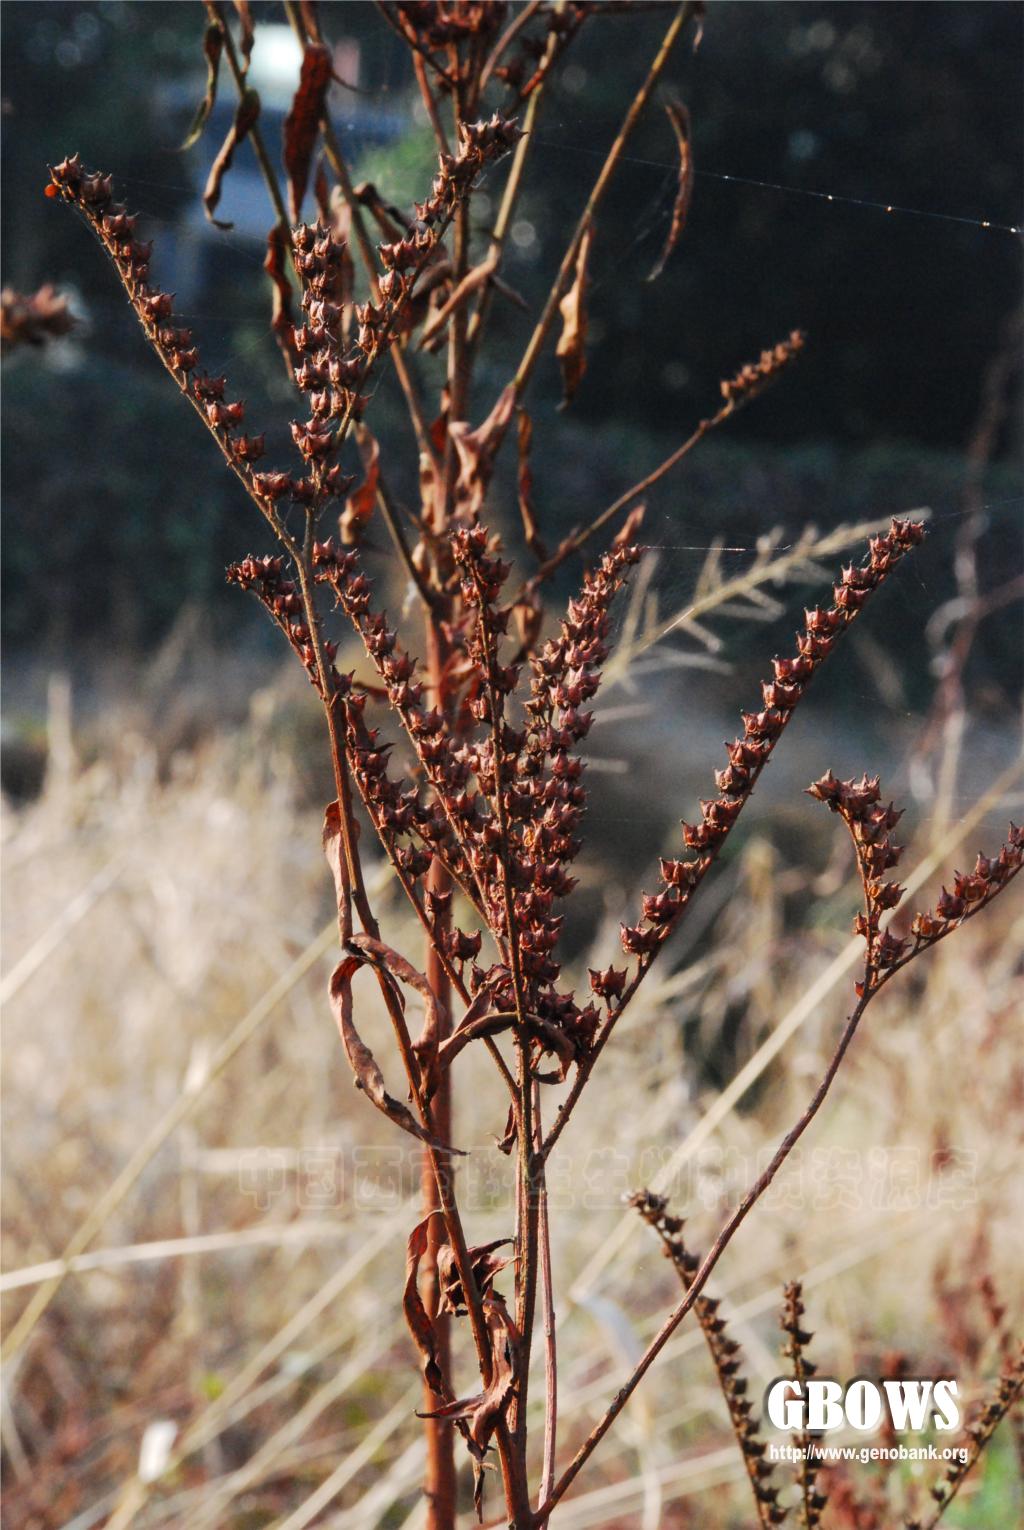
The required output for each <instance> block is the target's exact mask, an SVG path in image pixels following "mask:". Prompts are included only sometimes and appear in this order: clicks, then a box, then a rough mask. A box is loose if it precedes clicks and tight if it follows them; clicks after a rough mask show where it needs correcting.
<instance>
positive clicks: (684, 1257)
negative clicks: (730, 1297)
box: [630, 1190, 786, 1530]
mask: <svg viewBox="0 0 1024 1530" xmlns="http://www.w3.org/2000/svg"><path fill="white" fill-rule="evenodd" d="M630 1205H631V1206H632V1207H633V1208H634V1209H635V1210H636V1211H638V1212H639V1213H640V1215H641V1217H642V1218H643V1219H644V1221H645V1222H647V1223H648V1224H649V1226H651V1227H653V1228H654V1230H655V1232H656V1233H657V1234H658V1236H659V1238H660V1239H661V1243H662V1251H663V1253H664V1254H665V1257H666V1258H667V1259H670V1260H671V1261H672V1263H673V1265H674V1266H675V1269H676V1273H677V1275H678V1276H679V1279H680V1282H681V1284H682V1287H683V1290H684V1291H688V1290H689V1289H690V1286H691V1285H692V1283H693V1278H694V1276H695V1275H696V1273H697V1271H698V1269H699V1268H700V1259H699V1258H698V1257H697V1255H696V1254H692V1253H690V1251H689V1250H688V1249H687V1247H686V1244H685V1243H684V1241H683V1237H682V1232H683V1227H684V1225H685V1219H684V1218H683V1217H677V1216H672V1215H671V1214H670V1212H669V1209H668V1202H667V1200H666V1199H665V1197H664V1196H662V1195H655V1193H654V1192H653V1191H652V1190H639V1191H637V1193H636V1194H635V1195H633V1196H631V1197H630ZM720 1307H721V1303H720V1301H719V1300H718V1298H717V1297H713V1296H704V1295H701V1296H698V1297H697V1299H696V1301H695V1302H694V1304H693V1313H694V1316H695V1317H696V1319H697V1322H698V1323H699V1324H700V1327H701V1331H702V1332H703V1334H704V1339H705V1341H706V1343H707V1346H708V1351H709V1353H710V1355H711V1360H712V1363H713V1365H714V1367H715V1370H716V1372H717V1374H718V1384H719V1386H720V1387H721V1390H722V1396H723V1397H724V1398H725V1403H726V1407H727V1408H728V1409H729V1419H730V1421H731V1423H732V1427H733V1432H734V1434H735V1435H736V1440H737V1443H738V1445H739V1447H740V1450H741V1452H742V1454H743V1464H744V1466H745V1467H746V1469H747V1476H748V1477H749V1478H750V1485H751V1487H752V1488H753V1491H754V1500H755V1502H756V1504H757V1518H758V1524H759V1525H761V1526H763V1527H765V1530H767V1527H769V1526H772V1525H781V1524H782V1522H783V1520H784V1519H785V1518H786V1510H785V1509H784V1508H782V1507H781V1506H780V1504H779V1501H778V1499H779V1489H778V1488H777V1487H776V1486H775V1485H774V1483H773V1481H772V1477H773V1474H774V1468H773V1466H772V1464H771V1462H770V1461H768V1460H767V1459H766V1454H767V1446H766V1444H765V1442H764V1440H762V1439H761V1435H760V1428H759V1424H758V1420H757V1419H756V1417H755V1416H754V1405H753V1403H752V1402H751V1401H750V1398H749V1397H748V1396H747V1390H748V1383H747V1378H746V1376H744V1375H743V1374H742V1371H743V1352H742V1350H741V1349H740V1346H739V1344H737V1342H736V1340H735V1339H732V1338H730V1337H729V1334H728V1332H727V1327H728V1325H727V1324H726V1321H725V1319H724V1318H723V1317H722V1315H721V1312H720V1310H719V1309H720Z"/></svg>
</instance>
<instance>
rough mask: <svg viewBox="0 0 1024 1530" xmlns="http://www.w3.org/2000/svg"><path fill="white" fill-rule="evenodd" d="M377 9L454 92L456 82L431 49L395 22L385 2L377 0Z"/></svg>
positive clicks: (393, 29)
mask: <svg viewBox="0 0 1024 1530" xmlns="http://www.w3.org/2000/svg"><path fill="white" fill-rule="evenodd" d="M377 9H378V11H380V13H381V15H382V16H383V18H384V20H385V21H386V22H387V24H388V26H389V27H390V28H391V30H392V31H393V32H395V33H397V35H398V36H399V37H400V38H401V39H402V41H403V42H404V43H405V46H406V47H407V48H411V49H412V51H413V52H414V53H418V54H419V55H420V57H421V58H423V59H425V60H426V62H427V63H428V64H429V65H430V67H431V69H433V71H434V73H435V74H436V75H437V77H438V79H441V80H444V82H445V84H446V85H447V86H448V87H449V89H451V90H454V88H455V81H454V80H453V79H452V77H451V75H450V74H449V73H448V71H447V70H446V69H445V68H443V66H442V65H441V64H439V63H438V62H437V59H436V58H435V57H434V55H433V54H432V53H431V51H430V49H429V48H426V47H424V45H423V43H421V42H420V40H419V38H418V37H416V36H415V34H413V33H411V32H407V31H406V30H405V28H404V27H403V26H402V25H401V23H400V22H398V21H396V20H395V18H394V16H392V14H391V11H390V10H389V8H388V6H387V5H386V4H385V3H384V0H377Z"/></svg>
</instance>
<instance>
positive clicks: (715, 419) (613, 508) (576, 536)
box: [522, 399, 747, 598]
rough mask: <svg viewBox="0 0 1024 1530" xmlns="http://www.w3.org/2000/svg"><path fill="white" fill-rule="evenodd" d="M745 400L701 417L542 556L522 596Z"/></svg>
mask: <svg viewBox="0 0 1024 1530" xmlns="http://www.w3.org/2000/svg"><path fill="white" fill-rule="evenodd" d="M745 402H747V400H746V399H742V400H740V401H739V402H736V401H734V400H733V399H727V400H726V401H725V403H724V404H723V405H722V407H721V409H719V410H718V411H717V413H715V414H713V415H711V416H710V417H709V418H708V419H705V420H701V422H700V424H699V425H698V426H697V428H696V430H695V431H693V433H692V434H691V435H689V436H688V437H687V438H686V440H685V441H684V442H683V444H682V446H678V447H676V449H675V451H674V452H671V453H670V454H669V455H668V456H667V457H666V458H665V460H664V462H660V463H659V464H658V466H657V467H656V468H653V469H652V470H651V472H649V473H648V474H647V475H646V476H645V477H644V478H641V479H639V480H638V482H637V483H635V484H634V485H633V486H632V488H630V489H627V490H626V491H625V493H624V494H620V495H619V497H618V499H615V500H613V501H612V503H611V504H610V505H609V506H608V507H607V509H605V510H602V511H601V514H600V515H598V516H596V517H595V518H594V520H592V521H591V522H590V524H589V525H588V526H585V527H583V529H582V530H580V531H574V532H572V533H571V535H570V536H568V537H566V539H565V541H564V542H562V543H560V544H559V546H558V547H557V548H556V549H555V551H554V552H553V553H552V554H551V556H550V558H547V559H545V561H544V562H543V563H542V564H541V566H540V568H538V569H537V571H536V573H535V574H533V575H532V576H531V578H530V579H529V580H528V581H527V583H526V585H525V587H524V589H523V596H522V598H526V597H527V596H529V595H530V594H532V593H533V592H534V591H535V590H536V589H537V588H538V586H540V585H541V584H543V582H544V580H545V579H549V578H550V577H551V575H552V574H553V573H554V572H555V570H556V569H558V568H561V566H562V564H563V563H564V562H565V560H566V558H569V557H571V556H572V554H573V553H575V552H579V550H580V548H581V547H583V546H584V544H585V543H587V542H589V540H590V538H591V537H592V536H593V535H594V533H595V532H598V531H600V530H601V528H602V527H603V526H606V525H607V524H608V522H609V521H610V520H613V519H614V518H615V516H617V515H618V514H619V512H620V510H625V509H626V507H627V506H628V505H631V504H634V503H636V501H638V500H639V499H640V498H641V497H642V496H643V495H644V494H646V492H647V490H648V489H650V488H653V486H654V485H655V484H656V483H657V482H658V481H659V479H662V478H664V476H665V474H666V473H669V472H671V471H672V469H673V468H674V467H675V466H676V464H677V463H679V462H682V460H683V458H684V457H686V456H687V455H688V454H689V453H690V452H692V451H693V448H694V447H695V446H696V445H697V444H698V442H700V441H703V439H704V437H705V436H706V435H708V434H709V433H710V432H711V431H712V430H714V429H716V428H717V426H719V425H721V424H722V423H723V422H724V421H725V420H727V419H728V418H729V416H730V415H731V414H735V413H736V412H737V409H738V408H740V407H741V406H742V404H743V403H745Z"/></svg>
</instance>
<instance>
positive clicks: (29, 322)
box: [0, 282, 75, 356]
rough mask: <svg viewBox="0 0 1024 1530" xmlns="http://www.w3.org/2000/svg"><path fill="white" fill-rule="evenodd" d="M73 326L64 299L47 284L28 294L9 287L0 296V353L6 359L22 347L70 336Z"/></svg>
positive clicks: (66, 301) (66, 302) (43, 343)
mask: <svg viewBox="0 0 1024 1530" xmlns="http://www.w3.org/2000/svg"><path fill="white" fill-rule="evenodd" d="M74 323H75V321H74V319H73V318H72V316H71V313H70V311H69V309H68V300H67V298H66V297H63V296H62V295H61V293H59V292H58V291H57V289H56V288H55V287H53V286H52V285H51V284H50V283H49V282H47V283H46V284H45V286H42V287H40V288H39V291H38V292H33V293H30V294H27V295H26V294H25V293H22V292H15V291H14V289H13V288H12V287H5V288H4V290H3V292H2V293H0V350H2V351H3V354H4V355H5V356H6V355H7V353H8V352H9V351H13V350H16V349H17V348H18V347H19V346H22V345H31V346H36V347H38V346H41V345H45V344H46V342H47V341H48V340H56V339H60V338H61V336H63V335H69V334H70V333H71V331H72V329H73V328H74Z"/></svg>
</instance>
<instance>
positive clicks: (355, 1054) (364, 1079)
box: [329, 955, 458, 1153]
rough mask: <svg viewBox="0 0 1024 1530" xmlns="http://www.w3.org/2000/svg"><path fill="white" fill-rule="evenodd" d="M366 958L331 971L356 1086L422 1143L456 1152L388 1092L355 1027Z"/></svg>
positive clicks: (334, 1001)
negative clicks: (355, 999)
mask: <svg viewBox="0 0 1024 1530" xmlns="http://www.w3.org/2000/svg"><path fill="white" fill-rule="evenodd" d="M366 960H367V958H365V957H363V956H362V955H359V956H346V957H345V958H344V960H343V961H340V962H339V963H338V965H337V966H336V967H335V969H334V972H333V973H332V974H331V982H330V989H329V993H330V999H331V1009H332V1011H333V1013H334V1018H335V1020H336V1022H337V1026H338V1031H339V1032H340V1034H341V1044H342V1046H343V1047H344V1048H345V1056H346V1057H347V1058H348V1061H349V1066H350V1068H351V1069H352V1072H353V1074H354V1075H355V1083H356V1088H357V1089H361V1090H362V1091H363V1093H364V1094H365V1095H366V1097H367V1099H368V1100H369V1101H370V1103H371V1104H373V1105H376V1107H377V1109H378V1110H379V1111H380V1112H381V1114H382V1115H385V1116H387V1118H388V1120H389V1121H392V1122H394V1124H395V1126H399V1127H401V1129H402V1131H403V1132H408V1133H409V1135H410V1136H411V1137H417V1138H418V1139H419V1140H420V1142H429V1143H430V1145H431V1146H432V1147H435V1148H438V1149H440V1150H441V1151H442V1152H445V1153H455V1152H457V1151H458V1149H457V1148H453V1147H449V1146H448V1145H447V1143H444V1142H438V1141H437V1140H436V1139H435V1138H433V1137H431V1135H430V1133H429V1132H426V1131H424V1129H423V1127H422V1126H420V1124H419V1122H418V1121H417V1120H416V1118H415V1116H414V1115H413V1114H412V1111H411V1110H410V1109H409V1107H408V1106H407V1105H403V1104H402V1101H401V1100H396V1099H395V1097H394V1095H392V1094H388V1091H387V1089H386V1088H385V1085H384V1075H383V1073H382V1072H381V1071H380V1067H379V1065H378V1063H377V1060H376V1058H375V1057H374V1055H373V1053H372V1052H371V1051H370V1049H369V1047H368V1046H367V1045H366V1043H365V1042H364V1041H363V1039H362V1037H361V1036H360V1035H359V1033H358V1031H357V1030H356V1028H355V1025H354V1023H353V1020H352V979H353V977H354V976H355V974H356V973H357V972H358V970H359V968H360V967H362V966H364V965H365V964H366Z"/></svg>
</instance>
